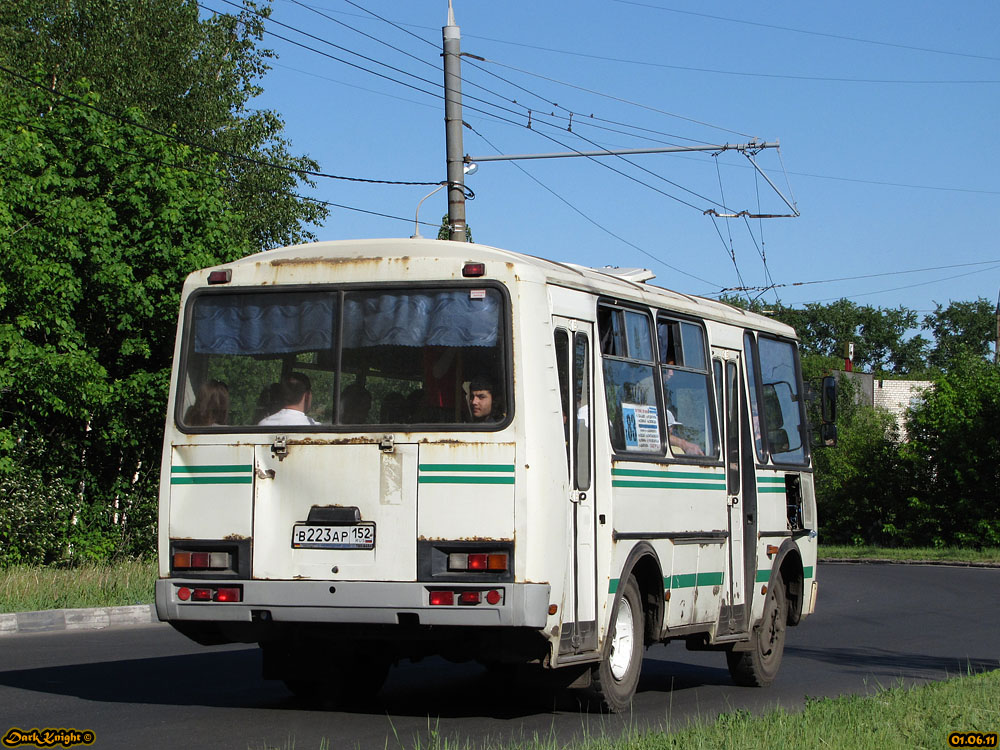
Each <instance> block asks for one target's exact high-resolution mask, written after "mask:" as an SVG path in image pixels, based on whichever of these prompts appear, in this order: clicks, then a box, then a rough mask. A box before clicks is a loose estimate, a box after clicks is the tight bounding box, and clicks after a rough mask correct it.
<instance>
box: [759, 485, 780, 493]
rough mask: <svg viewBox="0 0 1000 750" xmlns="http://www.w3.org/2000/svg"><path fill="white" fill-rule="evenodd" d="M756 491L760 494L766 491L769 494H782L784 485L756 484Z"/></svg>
mask: <svg viewBox="0 0 1000 750" xmlns="http://www.w3.org/2000/svg"><path fill="white" fill-rule="evenodd" d="M757 492H760V493H761V494H764V493H767V494H771V495H783V494H784V493H785V487H784V485H782V486H781V487H761V486H759V485H758V487H757Z"/></svg>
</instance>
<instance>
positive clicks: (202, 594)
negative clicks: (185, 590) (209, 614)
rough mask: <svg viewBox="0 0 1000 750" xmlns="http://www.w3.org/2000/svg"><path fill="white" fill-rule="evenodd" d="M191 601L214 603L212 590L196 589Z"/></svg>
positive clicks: (192, 593)
mask: <svg viewBox="0 0 1000 750" xmlns="http://www.w3.org/2000/svg"><path fill="white" fill-rule="evenodd" d="M191 601H193V602H210V601H212V589H195V590H194V591H192V592H191Z"/></svg>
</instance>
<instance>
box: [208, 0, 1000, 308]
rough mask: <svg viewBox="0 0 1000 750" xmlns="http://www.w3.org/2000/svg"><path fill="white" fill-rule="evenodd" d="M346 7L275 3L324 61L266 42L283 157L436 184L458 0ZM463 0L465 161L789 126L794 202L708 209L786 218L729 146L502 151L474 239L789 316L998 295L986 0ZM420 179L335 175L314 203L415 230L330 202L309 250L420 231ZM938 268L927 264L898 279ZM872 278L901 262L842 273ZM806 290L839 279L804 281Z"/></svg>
mask: <svg viewBox="0 0 1000 750" xmlns="http://www.w3.org/2000/svg"><path fill="white" fill-rule="evenodd" d="M355 2H356V4H355V5H352V4H351V3H349V2H346V0H303V1H302V3H298V2H294V1H293V0H274V6H273V7H274V12H273V15H272V18H273V19H274V21H277V22H280V23H281V24H286V25H287V26H280V25H278V24H276V23H270V22H269V23H268V29H269V30H271V31H273V32H275V34H280V36H281V37H285V38H287V39H290V40H295V42H298V43H299V44H301V45H305V46H307V47H311V48H313V50H316V51H313V50H309V49H306V48H304V47H301V46H297V45H296V44H293V43H292V42H290V41H286V39H282V38H279V37H278V36H274V35H271V34H269V35H267V36H266V37H265V39H264V46H266V47H269V48H271V49H273V50H274V51H275V52H277V53H278V55H279V58H278V59H277V60H276V61H275V62H274V64H273V69H272V70H271V72H270V73H268V74H267V76H266V77H265V78H264V79H263V81H262V85H263V86H264V88H265V93H264V94H263V95H262V96H261V97H260V98H259V99H258V100H257V101H256V104H257V105H258V106H260V107H264V108H270V109H274V110H276V111H278V112H279V113H280V114H281V116H282V117H283V118H284V120H285V123H286V135H287V137H288V138H289V139H290V140H291V142H292V149H293V151H294V152H296V153H305V154H308V155H309V156H311V157H313V158H315V159H316V160H317V161H318V162H319V164H320V166H321V169H322V170H323V171H324V172H328V173H331V174H336V175H341V176H347V177H360V178H368V179H379V180H399V181H420V182H436V181H439V180H443V179H445V156H444V153H445V141H444V122H443V118H444V106H443V100H442V98H441V81H442V72H441V60H440V45H441V27H442V26H443V25H444V24H445V22H446V20H447V1H446V0H434V2H430V1H429V0H420V1H419V2H406V3H402V2H389V0H355ZM306 3H307V4H306ZM203 4H204V6H205V7H206V8H214V9H216V10H220V11H230V10H231V9H232V6H230V5H227V4H225V2H223V0H203ZM454 9H455V17H456V22H457V24H458V25H459V26H460V28H461V33H462V50H463V52H468V53H471V54H474V55H478V56H480V57H483V58H486V62H479V61H476V60H470V59H468V58H466V59H465V60H464V62H463V70H462V72H463V79H464V88H463V93H464V95H465V101H464V103H465V107H466V109H465V113H464V119H465V121H466V122H467V123H468V124H469V125H470V126H471V128H472V129H471V130H470V129H466V130H465V142H464V150H465V153H467V154H471V155H474V156H475V155H482V154H493V153H496V152H497V150H499V151H501V152H503V153H508V154H509V153H542V152H552V151H568V150H593V149H595V148H641V147H645V146H660V145H691V144H718V143H727V142H728V143H743V142H746V141H747V140H749V137H751V136H752V137H756V138H758V139H759V140H761V141H769V142H773V141H780V143H781V150H780V158H779V155H778V153H777V152H776V151H774V150H767V151H763V152H761V153H760V154H759V156H758V157H757V161H758V163H759V164H760V166H761V167H762V168H763V169H764V170H765V171H766V172H767V174H768V176H769V177H770V178H771V179H772V180H773V182H774V183H775V185H776V186H777V187H778V188H779V189H780V190H781V192H782V194H783V195H784V196H785V197H787V198H788V199H790V200H792V199H794V201H795V203H796V205H797V207H798V209H799V211H800V212H801V216H800V217H799V218H794V219H769V220H764V221H758V220H750V221H746V220H744V219H742V218H741V219H731V220H725V219H716V220H715V221H713V219H712V218H711V217H709V216H706V215H704V213H703V212H704V210H705V209H708V208H712V207H715V208H718V205H717V204H724V205H725V206H728V207H729V208H731V209H735V210H744V209H746V210H750V211H753V212H763V213H787V212H788V210H787V207H786V206H785V204H784V203H783V202H782V200H781V198H780V197H779V196H778V195H777V194H776V193H775V192H774V191H773V190H772V189H771V188H770V187H769V186H768V185H767V183H766V182H764V181H763V180H762V179H760V178H757V177H755V172H754V170H753V169H752V168H751V167H750V165H749V163H748V162H747V161H746V159H744V158H743V157H742V156H740V155H738V154H735V153H727V154H723V155H721V156H719V157H717V158H716V157H713V156H712V155H710V154H704V153H701V154H680V155H673V154H671V155H648V156H635V157H629V159H630V161H631V162H632V163H631V164H629V163H626V162H624V161H622V160H620V159H616V158H603V159H600V160H597V161H593V160H588V159H582V158H574V159H557V160H546V161H523V162H516V163H512V162H490V163H484V164H481V165H480V168H479V171H478V173H476V174H475V175H470V176H469V177H468V178H467V183H468V185H469V187H470V188H471V189H472V190H473V191H474V192H475V194H476V198H475V200H472V201H470V202H469V203H468V205H467V215H468V221H469V224H470V226H471V228H472V232H473V235H474V239H475V240H476V241H477V242H481V243H485V244H490V245H495V246H498V247H503V248H507V249H511V250H517V251H521V252H526V253H531V254H535V255H541V256H544V257H549V258H552V259H555V260H561V261H570V262H576V263H581V264H585V265H592V266H603V265H608V264H610V265H619V266H643V267H647V268H650V269H652V270H653V271H654V272H655V273H656V275H657V280H656V282H655V283H658V284H660V285H663V286H667V287H671V288H675V289H678V290H680V291H684V292H689V293H696V294H709V295H711V294H714V293H717V292H718V291H719V290H720V289H722V288H725V287H735V286H741V285H747V286H764V285H767V284H769V283H770V282H771V281H773V282H774V283H775V284H779V285H784V286H778V287H777V288H776V289H774V290H772V291H767V292H764V293H763V299H764V300H765V301H774V300H775V299H776V296H777V298H779V299H780V300H781V301H782V302H784V303H785V304H791V305H800V304H802V303H805V302H811V301H831V300H834V299H838V298H840V297H842V296H843V297H848V298H850V299H852V300H854V301H856V302H858V303H860V304H872V305H877V306H882V307H893V306H897V305H905V306H907V307H909V308H911V309H914V310H917V311H920V312H921V313H923V312H929V311H931V310H933V308H934V303H935V302H940V303H942V304H947V303H948V302H949V301H950V300H967V299H975V298H977V297H986V298H987V299H989V300H991V301H992V300H996V298H997V294H998V289H1000V243H998V241H997V227H996V224H997V217H998V215H1000V210H998V209H1000V177H998V175H1000V155H998V153H1000V149H998V135H1000V133H998V131H1000V127H998V126H1000V3H998V2H996V0H956V2H954V3H940V2H928V1H926V0H914V1H909V2H901V1H898V0H897V1H895V2H880V3H871V2H860V1H859V0H845V1H844V2H840V3H832V4H831V3H826V4H817V3H802V2H787V1H786V0H776V2H770V3H766V4H756V5H752V6H748V5H746V4H745V3H734V2H722V3H714V4H711V5H708V4H705V3H694V2H685V0H642V1H640V0H629V1H626V0H577V2H575V3H543V2H537V0H536V1H535V2H525V1H523V0H507V1H506V2H499V3H498V2H484V1H483V0H455V1H454ZM316 11H318V12H316ZM366 11H370V13H369V12H366ZM371 14H377V16H380V17H381V19H380V18H376V17H375V16H373V15H371ZM383 19H384V20H383ZM390 22H391V23H390ZM288 27H292V28H288ZM300 32H306V33H307V34H310V35H312V36H311V37H309V36H304V35H303V34H302V33H300ZM366 35H367V36H366ZM333 45H336V46H333ZM351 53H355V54H351ZM347 63H351V64H350V65H349V64H347ZM380 63H381V64H380ZM353 66H357V67H353ZM385 66H391V67H385ZM421 79H425V80H421ZM529 109H530V111H531V115H530V117H531V125H532V127H531V128H530V129H529V128H528V127H527V125H528V121H529V115H528V111H529ZM571 112H572V113H573V115H572V117H573V123H572V132H568V130H567V125H568V118H569V116H570V113H571ZM553 115H554V116H553ZM591 115H593V118H591V117H590V116H591ZM608 167H612V168H613V170H617V171H613V170H612V169H609V168H608ZM622 173H624V174H622ZM429 189H430V188H427V187H419V186H408V187H407V186H396V185H379V184H366V183H358V182H348V181H341V180H331V179H320V180H318V181H317V185H316V188H315V189H314V190H312V191H310V192H309V193H308V194H309V195H312V196H314V197H316V198H319V199H322V200H325V201H330V202H333V203H338V204H343V205H345V206H351V207H354V208H358V209H364V210H366V211H373V212H377V213H382V214H388V215H390V216H395V217H401V218H405V219H406V221H402V220H395V219H391V218H383V217H379V216H375V215H372V214H366V213H361V212H358V211H351V210H345V209H339V208H333V209H331V213H330V216H329V218H328V220H327V222H326V224H325V225H324V226H323V227H321V228H319V230H318V232H317V234H318V236H319V238H320V239H345V238H362V237H405V236H409V235H410V234H412V232H413V215H414V210H415V208H416V206H417V203H418V201H419V200H420V198H421V197H423V196H424V195H425V194H426V193H427V192H428V190H429ZM446 211H447V205H446V197H445V191H443V190H442V191H441V192H439V193H438V194H436V195H435V196H433V197H432V198H430V199H428V200H427V201H426V202H425V203H424V205H423V208H422V209H421V220H422V221H426V222H431V223H436V222H437V221H438V220H439V219H440V217H441V216H442V215H443V214H444V213H446ZM720 211H721V209H720ZM422 233H423V234H424V235H425V236H427V235H430V236H434V234H435V230H434V228H433V227H422ZM731 253H732V254H735V258H736V263H735V264H734V262H733V259H732V257H731ZM762 254H763V255H764V256H765V257H766V268H765V264H764V262H763V260H762ZM973 264H975V265H973ZM944 266H953V267H951V268H943V267H944ZM926 268H937V269H938V270H933V271H922V272H915V273H899V272H904V271H911V270H915V269H926ZM872 274H888V275H883V276H876V277H872V278H859V279H853V280H848V281H838V282H833V281H829V282H827V280H831V279H840V278H843V277H854V276H870V275H872ZM741 280H742V281H741ZM813 281H823V282H825V283H818V284H806V285H799V286H793V284H796V283H797V282H813ZM754 294H760V292H755V293H754Z"/></svg>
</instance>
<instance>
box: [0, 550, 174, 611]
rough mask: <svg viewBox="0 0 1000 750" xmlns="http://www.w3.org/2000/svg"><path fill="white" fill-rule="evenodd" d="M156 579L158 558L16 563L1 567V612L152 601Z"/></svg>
mask: <svg viewBox="0 0 1000 750" xmlns="http://www.w3.org/2000/svg"><path fill="white" fill-rule="evenodd" d="M155 581H156V561H155V560H131V561H125V562H119V563H115V564H114V565H110V564H109V565H96V564H93V565H80V566H78V567H73V568H44V567H37V566H31V565H15V566H13V567H10V568H5V569H3V570H0V612H32V611H35V610H40V609H76V608H80V607H118V606H126V605H130V604H150V603H151V602H152V601H153V585H154V582H155Z"/></svg>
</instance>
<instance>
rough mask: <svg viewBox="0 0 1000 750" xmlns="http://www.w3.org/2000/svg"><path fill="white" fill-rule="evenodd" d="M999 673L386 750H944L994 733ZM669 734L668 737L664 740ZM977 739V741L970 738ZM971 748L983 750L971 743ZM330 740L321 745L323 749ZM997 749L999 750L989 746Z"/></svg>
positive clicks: (433, 736)
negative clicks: (577, 732) (756, 709)
mask: <svg viewBox="0 0 1000 750" xmlns="http://www.w3.org/2000/svg"><path fill="white" fill-rule="evenodd" d="M998 706H1000V671H993V672H986V673H981V674H974V675H967V676H965V677H956V678H953V679H950V680H947V681H944V682H932V683H928V684H926V685H922V686H918V687H903V686H898V687H892V688H888V689H883V690H879V691H878V692H877V693H875V694H873V695H868V696H861V695H847V696H841V697H839V698H821V699H808V698H807V699H806V705H805V707H804V708H803V710H802V711H794V712H790V711H787V710H785V709H783V708H778V709H776V710H774V711H771V712H768V713H765V714H763V715H759V716H755V715H753V714H751V713H750V712H749V711H744V710H739V711H735V712H731V713H726V714H723V715H721V716H719V717H718V718H716V719H714V720H709V719H703V720H695V721H694V722H692V723H691V724H690V725H685V726H683V727H674V726H669V723H670V722H669V717H668V722H667V725H668V726H667V727H666V731H664V730H660V731H652V730H637V729H632V730H628V731H626V732H625V733H624V734H622V735H619V736H610V735H601V736H594V735H590V736H587V737H585V738H584V739H582V740H580V741H574V742H565V741H561V740H560V739H559V738H558V737H556V736H554V735H546V736H539V735H536V736H534V737H532V738H530V739H528V738H525V739H523V740H520V741H515V742H509V743H504V742H498V741H492V742H491V741H488V742H487V743H486V744H481V743H478V742H472V741H470V740H457V739H453V738H448V737H446V736H445V735H444V733H443V732H442V731H441V730H440V729H439V728H438V727H437V726H436V725H433V723H432V721H431V720H428V731H427V734H426V735H424V736H423V737H414V738H413V740H412V742H406V740H405V739H404V738H402V737H398V736H395V737H389V738H387V740H386V747H387V748H398V749H399V750H404V748H405V749H407V750H472V748H482V749H483V750H515V748H517V749H518V750H673V749H674V748H683V749H684V750H720V749H721V750H774V748H781V747H791V748H795V749H796V750H813V749H815V750H831V749H833V748H836V749H837V750H840V749H841V748H851V750H886V748H946V747H950V746H951V745H950V744H949V741H948V737H949V735H950V734H951V733H952V732H961V733H963V734H968V733H970V732H974V733H979V735H980V737H981V738H982V739H986V735H988V734H989V733H992V732H997V731H998V730H1000V709H998ZM667 732H670V733H669V734H668V733H667ZM973 740H975V737H973ZM972 746H973V747H988V746H990V745H988V744H983V743H979V744H975V742H974V743H973V745H972ZM295 747H296V743H295V738H294V737H290V738H289V739H288V740H287V741H286V742H285V744H284V745H271V744H265V745H255V744H250V745H248V748H253V749H254V750H258V749H259V750H294V748H295ZM330 747H331V744H330V740H329V739H328V738H325V739H323V740H320V743H319V748H320V750H328V748H330ZM992 747H997V745H992Z"/></svg>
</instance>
